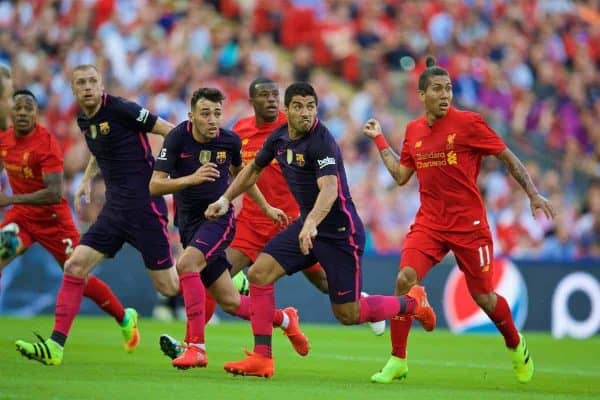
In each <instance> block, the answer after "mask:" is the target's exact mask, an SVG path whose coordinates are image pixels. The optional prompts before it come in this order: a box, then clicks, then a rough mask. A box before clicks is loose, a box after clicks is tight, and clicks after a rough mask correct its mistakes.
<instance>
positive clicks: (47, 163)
mask: <svg viewBox="0 0 600 400" xmlns="http://www.w3.org/2000/svg"><path fill="white" fill-rule="evenodd" d="M49 139H50V140H49V149H43V151H42V154H41V157H40V169H41V171H42V174H52V173H57V172H63V170H64V168H63V154H62V150H61V148H60V146H59V145H58V142H57V141H56V140H55V139H54V138H52V137H51V136H50V137H49Z"/></svg>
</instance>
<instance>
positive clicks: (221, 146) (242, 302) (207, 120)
mask: <svg viewBox="0 0 600 400" xmlns="http://www.w3.org/2000/svg"><path fill="white" fill-rule="evenodd" d="M224 98H225V97H224V96H223V94H222V93H221V92H220V91H219V90H218V89H214V88H200V89H198V90H196V91H195V92H194V94H193V95H192V99H191V111H190V113H189V120H188V121H185V122H182V123H181V124H179V125H178V126H177V127H176V128H175V129H173V130H172V131H171V133H169V135H168V136H167V138H166V140H165V143H164V146H163V148H162V150H161V151H160V154H159V156H158V158H157V163H156V166H155V167H154V169H155V171H154V173H153V175H152V179H151V180H150V192H151V193H152V194H154V195H163V194H167V193H175V204H176V217H175V222H176V225H177V226H178V228H179V231H180V236H181V242H182V245H183V247H184V251H183V254H182V255H181V257H180V258H179V260H178V262H177V270H178V272H179V275H180V276H179V279H180V285H181V289H182V292H183V298H184V302H185V308H186V313H187V320H188V324H187V332H186V339H185V343H186V345H185V346H186V348H185V351H184V352H183V353H182V354H181V355H179V356H178V357H176V358H175V359H174V360H173V362H172V365H173V366H174V367H177V368H184V369H186V368H194V367H205V366H206V365H207V362H208V359H207V357H206V346H205V342H204V325H205V317H204V312H205V305H204V303H205V288H208V290H209V291H210V293H211V295H212V296H213V297H214V298H215V299H216V301H217V302H218V303H219V304H220V305H221V307H222V308H223V309H224V310H225V311H227V312H228V313H230V314H232V315H237V316H239V317H241V318H245V319H249V318H250V308H249V299H248V298H247V297H245V296H244V297H242V296H240V295H239V293H238V291H237V289H236V288H235V286H234V285H233V282H232V281H231V276H230V274H229V269H230V268H231V265H230V264H229V263H228V262H227V259H226V257H225V249H226V247H227V246H228V245H229V243H230V242H231V239H232V238H233V235H234V233H235V224H234V223H235V216H234V212H233V206H231V205H230V206H229V207H228V209H227V210H226V212H225V213H223V214H222V215H221V216H220V217H219V218H216V219H214V220H207V219H206V217H205V216H204V211H205V210H206V208H207V207H208V205H209V204H210V203H212V202H214V201H216V200H217V199H218V198H219V197H220V196H221V195H222V194H223V193H224V192H225V190H226V189H227V185H228V182H229V177H230V173H231V174H232V175H234V176H235V175H237V173H238V172H239V171H240V170H241V169H242V158H241V141H240V139H239V137H238V136H237V135H236V134H234V133H233V132H231V131H228V130H226V129H222V128H220V125H221V121H222V107H223V105H222V103H223V100H224ZM249 192H250V193H251V195H252V196H253V198H254V199H255V201H256V202H257V204H259V205H260V208H261V209H262V210H263V211H264V212H265V214H267V215H268V216H269V217H270V218H271V219H272V220H273V221H277V222H280V221H282V222H283V220H285V219H286V216H285V213H284V212H283V211H281V210H279V209H276V208H273V207H271V206H270V205H269V204H268V203H267V202H266V200H265V199H264V197H263V196H262V194H261V193H260V192H259V191H258V189H257V188H255V187H253V188H252V189H251V190H249ZM199 272H200V274H198V273H199ZM284 313H285V310H279V311H278V315H279V318H273V320H272V323H273V324H275V325H282V322H283V320H284V319H285V316H284ZM294 315H295V314H294ZM286 316H287V317H288V322H289V319H290V318H289V315H286ZM286 325H288V327H291V326H292V325H294V326H295V327H296V328H297V329H298V331H299V328H298V324H297V317H296V320H295V321H294V324H289V323H288V324H286ZM294 333H297V334H299V335H300V336H298V337H294V339H301V340H302V341H303V343H300V344H301V345H302V346H304V347H306V349H307V347H308V343H307V341H306V338H305V337H304V335H302V334H301V332H299V333H298V332H294ZM288 336H289V335H288ZM294 336H296V335H294ZM290 340H291V341H292V344H294V345H295V343H294V340H292V337H290Z"/></svg>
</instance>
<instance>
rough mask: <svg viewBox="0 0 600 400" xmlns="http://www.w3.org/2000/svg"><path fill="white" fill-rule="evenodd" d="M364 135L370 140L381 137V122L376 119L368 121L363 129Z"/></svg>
mask: <svg viewBox="0 0 600 400" xmlns="http://www.w3.org/2000/svg"><path fill="white" fill-rule="evenodd" d="M363 135H365V136H367V137H370V138H374V137H375V136H379V135H381V124H379V121H377V120H376V119H374V118H371V119H370V120H368V121H367V123H366V124H365V126H364V127H363Z"/></svg>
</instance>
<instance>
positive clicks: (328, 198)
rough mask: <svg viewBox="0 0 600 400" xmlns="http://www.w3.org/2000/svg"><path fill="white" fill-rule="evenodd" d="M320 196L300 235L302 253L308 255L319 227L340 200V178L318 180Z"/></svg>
mask: <svg viewBox="0 0 600 400" xmlns="http://www.w3.org/2000/svg"><path fill="white" fill-rule="evenodd" d="M317 186H318V187H319V194H318V195H317V200H315V205H314V206H313V208H312V210H310V212H309V213H308V215H307V216H306V219H305V220H304V225H302V230H301V231H300V234H299V235H298V241H299V242H300V251H301V252H302V254H304V255H307V254H308V253H309V252H310V249H312V241H313V239H314V238H315V237H316V236H317V226H319V224H320V223H321V221H323V220H324V219H325V217H326V216H327V214H329V211H330V210H331V207H332V206H333V203H335V200H336V199H337V198H338V178H337V176H336V175H324V176H322V177H320V178H319V179H317Z"/></svg>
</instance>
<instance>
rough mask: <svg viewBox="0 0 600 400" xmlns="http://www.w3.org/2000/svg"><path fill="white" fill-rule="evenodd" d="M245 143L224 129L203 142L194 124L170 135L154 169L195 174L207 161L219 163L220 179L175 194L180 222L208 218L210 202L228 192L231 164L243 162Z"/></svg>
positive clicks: (182, 225) (177, 174)
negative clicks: (197, 137) (195, 136)
mask: <svg viewBox="0 0 600 400" xmlns="http://www.w3.org/2000/svg"><path fill="white" fill-rule="evenodd" d="M241 149H242V143H241V141H240V138H239V137H238V136H237V135H236V134H235V133H233V132H231V131H229V130H226V129H220V130H219V135H218V136H217V137H216V138H215V139H213V140H211V141H210V142H208V143H199V142H197V141H196V140H195V139H194V136H193V135H192V124H191V123H190V122H189V121H185V122H182V123H180V124H179V125H177V126H176V127H175V128H174V129H173V130H172V131H171V132H170V133H169V135H168V136H167V137H166V139H165V142H164V144H163V148H162V149H161V151H160V154H159V155H158V157H157V159H156V165H155V166H154V169H155V170H157V171H162V172H166V173H168V174H169V176H170V177H171V178H180V177H182V176H187V175H191V174H193V173H194V172H195V171H196V170H197V169H198V168H200V167H201V166H202V165H203V164H206V163H207V162H212V163H214V164H216V165H217V169H218V170H219V172H220V176H219V178H217V179H215V181H214V182H205V183H202V184H200V185H194V186H190V187H187V188H185V189H183V190H180V191H179V192H176V193H175V205H176V207H177V225H178V226H179V227H180V228H182V229H184V228H185V226H186V225H188V224H192V223H195V222H197V221H198V220H199V219H203V218H204V211H205V210H206V208H207V207H208V205H209V204H210V203H212V202H214V201H216V200H218V199H219V197H220V196H221V195H222V194H223V193H225V190H226V189H227V186H228V185H229V175H230V174H229V167H230V165H233V166H234V167H239V166H240V165H242V156H241Z"/></svg>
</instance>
